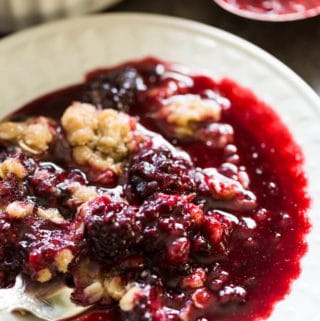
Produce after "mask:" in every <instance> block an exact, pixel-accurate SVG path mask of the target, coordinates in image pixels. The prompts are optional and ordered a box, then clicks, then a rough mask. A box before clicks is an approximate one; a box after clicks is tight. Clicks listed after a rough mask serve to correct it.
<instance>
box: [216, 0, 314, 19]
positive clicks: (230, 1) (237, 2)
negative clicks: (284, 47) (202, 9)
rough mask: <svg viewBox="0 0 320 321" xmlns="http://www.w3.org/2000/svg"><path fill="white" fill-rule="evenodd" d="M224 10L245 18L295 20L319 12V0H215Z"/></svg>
mask: <svg viewBox="0 0 320 321" xmlns="http://www.w3.org/2000/svg"><path fill="white" fill-rule="evenodd" d="M215 1H216V2H217V3H218V4H219V5H221V6H222V7H223V8H225V9H226V10H228V11H230V12H232V13H235V14H238V15H240V16H244V17H247V18H252V19H258V20H270V21H286V20H297V19H305V18H309V17H313V16H315V15H318V14H320V2H319V0H289V1H287V0H215Z"/></svg>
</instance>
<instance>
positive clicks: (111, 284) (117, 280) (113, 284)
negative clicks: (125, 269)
mask: <svg viewBox="0 0 320 321" xmlns="http://www.w3.org/2000/svg"><path fill="white" fill-rule="evenodd" d="M103 285H104V287H105V289H106V292H107V293H108V295H110V297H111V298H112V299H114V300H116V301H119V300H120V299H121V298H122V297H123V296H124V294H125V286H124V284H123V280H122V278H121V277H120V276H114V277H112V278H107V279H106V280H105V281H104V283H103Z"/></svg>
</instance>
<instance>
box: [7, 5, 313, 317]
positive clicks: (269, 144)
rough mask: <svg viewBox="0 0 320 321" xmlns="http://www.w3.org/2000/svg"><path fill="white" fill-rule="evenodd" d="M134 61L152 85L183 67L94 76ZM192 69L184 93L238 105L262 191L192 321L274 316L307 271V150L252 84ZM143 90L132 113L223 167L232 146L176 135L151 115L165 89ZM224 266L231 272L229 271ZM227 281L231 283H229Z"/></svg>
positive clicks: (235, 121)
mask: <svg viewBox="0 0 320 321" xmlns="http://www.w3.org/2000/svg"><path fill="white" fill-rule="evenodd" d="M238 3H239V6H240V5H241V6H243V5H245V3H246V4H248V2H247V1H242V2H240V1H239V2H238ZM290 3H291V2H290ZM286 6H287V7H285V8H287V9H286V10H289V7H288V6H289V3H288V4H287V5H286ZM126 66H129V67H132V68H134V69H136V70H137V71H138V72H139V74H141V75H142V76H143V78H144V80H145V83H146V85H147V87H148V88H152V87H153V86H155V84H156V85H157V88H159V87H161V85H163V86H164V85H165V83H166V81H165V80H163V79H160V78H161V77H160V78H157V77H158V76H157V75H156V70H157V69H161V68H165V69H174V70H178V69H179V68H178V69H177V67H176V66H174V65H171V64H168V63H165V62H162V61H159V60H157V59H154V58H148V59H145V60H142V61H138V62H131V63H126V64H124V65H121V66H119V67H116V68H115V69H105V70H98V71H95V72H93V73H91V74H90V75H88V77H87V79H86V82H87V83H88V82H89V81H92V79H95V78H96V77H98V76H99V75H102V74H104V73H107V72H110V70H111V71H114V70H121V68H124V67H126ZM185 76H186V77H188V78H189V80H191V83H192V85H190V86H188V87H187V88H183V89H182V90H183V91H184V93H192V94H200V95H203V93H204V92H206V91H208V90H210V91H212V92H214V93H215V94H217V95H219V96H220V97H223V98H225V99H227V100H228V101H229V102H230V107H229V108H226V109H225V110H224V112H223V116H222V119H221V122H223V123H227V124H230V125H231V126H232V127H233V129H234V137H235V141H234V142H233V145H234V146H236V148H237V150H238V151H237V153H236V157H239V159H240V163H239V164H240V165H239V166H245V168H246V171H247V172H248V174H249V177H250V182H251V183H250V190H251V191H253V193H254V194H255V195H256V197H257V207H256V209H255V210H250V211H247V212H242V213H238V212H237V211H236V210H235V212H234V213H233V214H234V215H235V216H236V217H238V218H239V220H240V222H241V223H238V224H237V225H236V227H235V228H234V230H233V233H232V235H231V237H230V244H229V248H230V252H229V253H228V254H226V255H221V256H218V257H217V258H215V260H214V262H213V263H212V267H214V266H215V267H216V268H214V269H213V272H212V274H211V279H210V280H211V281H210V282H211V283H210V284H208V283H207V284H206V287H205V288H204V290H205V291H208V292H210V291H212V293H214V295H211V294H210V295H209V296H208V297H206V292H205V291H204V292H202V293H200V294H199V295H200V296H201V295H202V300H203V302H205V304H204V306H205V307H204V308H203V309H201V308H198V309H196V308H192V309H191V312H190V314H189V319H188V320H190V321H254V320H261V319H263V318H267V317H268V316H269V315H270V313H271V312H272V309H273V307H274V304H275V303H276V302H278V301H279V300H282V299H283V298H284V296H285V295H286V294H287V293H288V292H289V290H290V285H291V283H292V281H293V280H294V279H296V278H297V277H298V275H299V273H300V264H299V261H300V258H301V257H302V255H303V254H304V253H305V251H306V248H307V246H306V243H305V235H306V233H307V232H308V229H309V222H308V219H307V217H306V212H307V209H308V207H309V198H308V196H307V193H306V178H305V175H304V172H303V155H302V152H301V150H300V148H299V147H298V146H297V144H296V143H295V142H294V140H293V138H292V136H291V134H290V132H289V131H288V129H287V127H286V126H285V125H284V124H283V122H282V121H281V119H280V118H279V116H278V115H277V114H276V113H275V112H274V111H273V110H272V109H271V108H270V107H269V106H267V105H266V104H265V103H263V102H262V101H260V100H259V99H258V98H257V97H256V96H255V95H254V94H253V93H252V92H251V91H250V90H247V89H244V88H242V87H241V86H239V85H238V84H237V83H235V82H234V81H232V80H230V79H223V80H221V81H214V80H212V79H211V78H209V77H207V76H204V75H196V74H188V73H186V74H185ZM85 88H86V85H85V84H80V85H76V86H74V87H71V88H67V89H63V90H60V91H57V92H54V93H52V94H49V95H47V96H45V97H42V98H40V99H38V100H36V101H34V102H32V103H30V104H28V105H27V106H25V107H24V108H23V109H21V110H20V111H19V112H18V113H16V114H15V115H13V118H15V119H19V118H25V117H26V116H31V115H38V114H39V112H40V113H41V115H45V116H50V117H53V118H58V117H60V116H61V114H62V112H63V110H64V109H65V108H66V107H67V106H68V105H69V104H70V103H71V102H72V101H74V100H79V99H80V100H81V99H82V98H83V96H84V95H85V94H84V92H85ZM140 94H141V95H142V98H141V97H140V98H139V99H140V103H137V102H136V101H135V102H134V103H133V104H131V103H130V99H129V103H128V105H129V107H130V108H129V111H130V113H131V114H133V115H136V116H138V117H139V120H140V121H141V123H142V124H143V125H145V126H146V127H147V128H150V129H152V130H155V131H157V132H159V133H160V134H162V135H163V136H165V137H166V138H167V139H168V140H171V142H172V143H173V144H174V145H176V146H178V147H181V148H182V149H184V150H185V151H187V152H188V153H189V154H190V156H191V157H192V160H193V162H194V163H195V165H196V166H200V167H202V168H205V167H217V168H219V167H220V166H221V165H222V164H223V163H225V162H226V160H227V159H228V157H230V155H231V154H232V151H231V152H230V155H228V153H227V152H226V150H224V151H221V150H220V149H218V148H213V147H210V146H207V145H206V144H205V143H203V142H200V141H198V140H192V139H191V140H188V141H186V140H177V139H172V138H170V135H168V133H167V130H164V129H163V128H162V127H161V123H160V122H159V121H158V120H156V119H152V118H150V116H149V114H150V106H156V105H157V104H158V100H157V99H158V98H159V95H161V91H158V96H157V97H155V98H148V99H149V100H147V99H145V98H144V97H143V93H138V95H140ZM150 99H151V100H150ZM130 104H131V105H130ZM232 155H233V154H232ZM232 155H231V156H232ZM254 226H255V227H254ZM224 271H227V274H228V276H227V277H226V273H225V272H224ZM213 274H215V275H213ZM224 278H225V279H224ZM223 284H224V285H225V286H226V287H224V288H223V287H222V285H223ZM232 287H239V289H240V290H239V291H238V292H237V291H234V292H232V291H231V292H232V294H230V293H228V289H231V288H232ZM241 289H245V291H246V295H243V293H242V290H241ZM210 293H211V292H210ZM182 295H185V294H184V293H182ZM186 295H187V294H186ZM230 296H233V298H230ZM217 298H218V299H217ZM200 299H201V298H200ZM206 300H207V301H206ZM164 301H165V303H166V304H167V305H168V306H170V307H171V308H176V309H179V306H180V305H181V302H180V301H181V297H180V299H179V298H178V297H177V296H174V295H173V296H172V297H171V298H170V297H169V296H166V297H165V299H164ZM200 301H201V300H200ZM113 313H115V314H113ZM116 314H117V313H116V312H115V311H113V312H112V313H111V312H110V311H109V310H105V311H103V310H101V309H100V308H99V310H96V311H91V312H89V313H86V314H85V315H83V316H79V317H76V318H74V319H72V321H115V320H120V319H118V316H117V315H116ZM130 320H131V319H130ZM132 320H137V321H138V320H139V319H138V318H137V319H134V318H132ZM144 320H152V321H154V320H153V319H144ZM155 320H156V319H155ZM159 320H162V319H159ZM163 320H164V319H163ZM156 321H158V319H157V320H156Z"/></svg>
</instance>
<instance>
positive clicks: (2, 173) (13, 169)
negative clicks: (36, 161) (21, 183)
mask: <svg viewBox="0 0 320 321" xmlns="http://www.w3.org/2000/svg"><path fill="white" fill-rule="evenodd" d="M10 174H13V175H15V176H16V177H18V178H20V179H23V178H25V177H26V176H27V174H28V171H27V169H26V167H25V166H24V165H23V164H22V162H21V161H20V160H19V159H17V158H13V157H9V158H7V159H6V160H5V161H3V162H2V163H0V177H1V178H2V179H6V178H7V177H8V176H9V175H10Z"/></svg>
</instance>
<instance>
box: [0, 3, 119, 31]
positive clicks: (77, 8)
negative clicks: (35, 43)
mask: <svg viewBox="0 0 320 321" xmlns="http://www.w3.org/2000/svg"><path fill="white" fill-rule="evenodd" d="M120 1H121V0H0V32H10V31H13V30H17V29H21V28H25V27H27V26H29V25H32V24H35V23H39V22H43V21H47V20H53V19H57V18H61V17H67V16H75V15H79V14H83V13H88V12H95V11H98V10H101V9H103V8H107V7H109V6H112V5H114V4H115V3H117V2H120Z"/></svg>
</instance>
